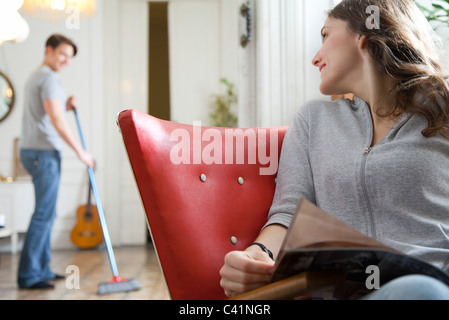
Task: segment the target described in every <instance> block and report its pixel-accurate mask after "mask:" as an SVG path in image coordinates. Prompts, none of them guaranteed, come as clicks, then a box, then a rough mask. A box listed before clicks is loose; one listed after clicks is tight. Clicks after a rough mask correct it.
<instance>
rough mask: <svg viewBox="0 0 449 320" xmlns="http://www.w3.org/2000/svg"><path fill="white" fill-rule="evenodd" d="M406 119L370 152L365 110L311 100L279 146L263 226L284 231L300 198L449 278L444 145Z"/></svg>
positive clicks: (448, 165)
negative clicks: (277, 226) (276, 170)
mask: <svg viewBox="0 0 449 320" xmlns="http://www.w3.org/2000/svg"><path fill="white" fill-rule="evenodd" d="M426 127H427V121H426V120H425V118H424V117H422V116H420V115H413V116H410V115H407V114H404V115H402V116H401V118H400V119H399V120H398V121H397V123H396V124H395V125H394V126H393V127H392V128H391V130H390V132H389V133H388V134H387V135H386V137H385V138H384V139H383V140H382V141H380V142H379V143H378V144H376V145H375V146H374V147H372V148H370V145H371V141H372V137H373V123H372V117H371V114H370V110H369V107H368V105H367V104H366V103H365V102H364V101H363V100H362V99H359V98H357V99H356V101H349V100H344V99H340V100H338V101H336V102H334V103H332V102H324V101H314V102H310V103H307V104H306V105H305V106H304V107H303V108H301V109H300V111H299V112H298V113H297V115H296V117H295V119H294V121H293V123H292V126H291V127H290V128H289V130H288V132H287V134H286V136H285V140H284V143H283V146H282V148H283V149H282V154H281V159H280V163H279V173H278V177H277V186H276V193H275V196H274V200H273V204H272V207H271V210H270V213H269V220H268V223H267V225H269V224H282V225H285V226H289V224H290V221H291V219H292V215H293V213H294V212H295V209H296V206H297V204H298V200H299V199H300V198H301V197H304V198H306V199H308V200H309V201H312V202H313V203H315V204H317V205H318V206H319V207H320V208H322V209H323V210H325V211H327V212H328V213H330V214H332V215H333V216H335V217H336V218H338V219H339V220H341V221H343V222H345V223H347V224H349V225H350V226H352V227H353V228H355V229H357V230H358V231H360V232H362V233H364V234H366V235H368V236H370V237H372V238H374V239H376V240H378V241H380V242H383V243H385V244H386V245H388V246H391V247H393V248H396V249H397V250H400V251H402V252H404V253H407V254H410V255H412V256H414V257H416V258H420V259H422V260H424V261H427V262H429V263H432V264H434V265H435V266H437V267H439V268H441V269H442V270H444V271H445V272H447V273H449V141H448V140H445V139H444V138H443V137H441V136H440V135H437V136H434V137H432V138H425V137H424V136H423V135H422V134H421V131H422V130H423V129H425V128H426Z"/></svg>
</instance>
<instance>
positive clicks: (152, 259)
mask: <svg viewBox="0 0 449 320" xmlns="http://www.w3.org/2000/svg"><path fill="white" fill-rule="evenodd" d="M114 255H115V259H116V261H117V266H118V271H119V273H120V276H121V277H122V278H133V279H135V280H136V281H137V283H138V284H139V285H140V286H141V289H140V290H137V291H131V292H118V293H110V294H105V295H98V294H97V291H98V286H99V284H100V283H104V282H109V281H110V280H112V272H111V266H110V264H109V259H108V256H107V252H106V249H104V248H100V249H95V250H78V249H73V250H64V251H61V250H54V251H53V253H52V261H51V268H52V270H53V271H54V272H55V273H59V274H66V276H69V278H67V279H66V280H60V281H54V282H53V283H54V284H55V288H54V289H51V290H24V289H18V287H17V281H16V279H17V268H18V263H19V258H20V255H19V254H17V255H12V254H8V253H0V300H111V299H112V300H169V299H170V296H169V294H168V291H167V288H166V284H165V281H164V279H163V277H162V274H161V272H160V269H159V265H158V262H157V258H156V255H155V252H154V249H153V248H152V246H151V245H149V246H137V247H120V248H114ZM69 266H75V267H78V270H79V289H76V288H73V287H74V286H75V285H76V282H75V281H72V280H73V279H74V278H73V275H75V273H74V271H71V270H76V268H73V267H69ZM67 267H69V268H67ZM66 271H67V273H66Z"/></svg>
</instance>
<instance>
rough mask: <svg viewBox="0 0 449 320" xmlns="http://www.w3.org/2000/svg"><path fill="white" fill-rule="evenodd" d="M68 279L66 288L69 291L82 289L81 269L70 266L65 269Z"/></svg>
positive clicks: (66, 279)
mask: <svg viewBox="0 0 449 320" xmlns="http://www.w3.org/2000/svg"><path fill="white" fill-rule="evenodd" d="M65 273H66V275H67V277H66V278H65V286H66V288H67V289H69V290H77V289H80V288H81V287H80V269H79V268H78V266H75V265H70V266H67V268H65Z"/></svg>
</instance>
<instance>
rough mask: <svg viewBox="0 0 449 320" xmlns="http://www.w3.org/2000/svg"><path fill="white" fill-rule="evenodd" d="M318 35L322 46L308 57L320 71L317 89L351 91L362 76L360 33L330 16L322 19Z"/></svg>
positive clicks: (335, 93)
mask: <svg viewBox="0 0 449 320" xmlns="http://www.w3.org/2000/svg"><path fill="white" fill-rule="evenodd" d="M321 36H322V47H321V49H320V50H319V51H318V52H317V54H316V55H315V57H314V58H313V61H312V63H313V65H314V66H316V67H318V68H319V70H320V72H321V85H320V91H321V93H323V94H324V95H339V94H345V93H352V92H353V89H354V85H355V84H357V82H360V80H361V76H362V71H361V70H362V64H361V63H362V56H361V52H360V40H361V36H360V35H358V34H356V33H353V32H351V31H350V30H349V29H348V28H347V23H346V22H345V21H343V20H338V19H333V18H328V19H327V20H326V22H325V24H324V27H323V29H322V33H321Z"/></svg>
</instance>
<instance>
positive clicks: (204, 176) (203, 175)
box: [200, 173, 207, 182]
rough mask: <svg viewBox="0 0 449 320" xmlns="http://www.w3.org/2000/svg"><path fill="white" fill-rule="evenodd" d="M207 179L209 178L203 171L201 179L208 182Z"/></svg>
mask: <svg viewBox="0 0 449 320" xmlns="http://www.w3.org/2000/svg"><path fill="white" fill-rule="evenodd" d="M206 179H207V177H206V175H205V174H204V173H202V174H201V175H200V180H201V181H202V182H206Z"/></svg>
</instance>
